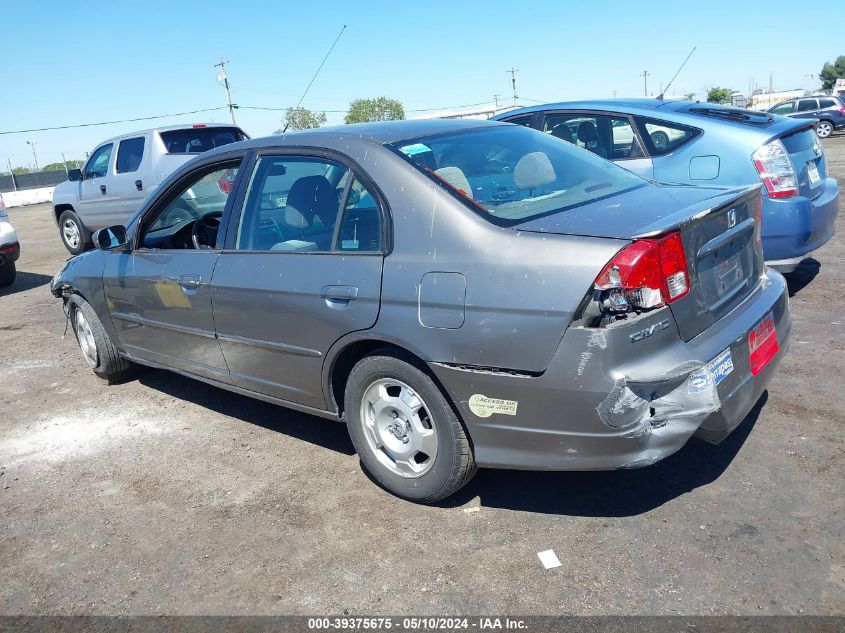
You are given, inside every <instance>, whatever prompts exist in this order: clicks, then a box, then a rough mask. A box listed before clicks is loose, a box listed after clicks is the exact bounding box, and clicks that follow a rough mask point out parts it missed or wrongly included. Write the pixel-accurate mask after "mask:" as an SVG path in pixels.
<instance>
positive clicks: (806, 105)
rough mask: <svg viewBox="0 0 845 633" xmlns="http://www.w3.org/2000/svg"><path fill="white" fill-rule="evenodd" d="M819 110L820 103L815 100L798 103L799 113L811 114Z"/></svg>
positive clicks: (803, 100)
mask: <svg viewBox="0 0 845 633" xmlns="http://www.w3.org/2000/svg"><path fill="white" fill-rule="evenodd" d="M818 109H819V102H818V101H816V100H815V99H801V100H800V101H799V102H798V112H810V111H812V110H818Z"/></svg>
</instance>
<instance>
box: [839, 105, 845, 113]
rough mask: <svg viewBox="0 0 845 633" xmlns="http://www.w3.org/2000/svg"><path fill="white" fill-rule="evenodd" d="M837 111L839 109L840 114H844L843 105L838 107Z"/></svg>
mask: <svg viewBox="0 0 845 633" xmlns="http://www.w3.org/2000/svg"><path fill="white" fill-rule="evenodd" d="M839 111H840V112H841V113H842V114H845V106H842V107H841V108H839Z"/></svg>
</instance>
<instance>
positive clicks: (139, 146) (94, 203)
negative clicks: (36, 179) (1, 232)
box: [53, 123, 249, 255]
mask: <svg viewBox="0 0 845 633" xmlns="http://www.w3.org/2000/svg"><path fill="white" fill-rule="evenodd" d="M247 138H249V137H248V136H247V135H246V134H245V133H244V131H243V130H241V129H240V128H239V127H237V126H235V125H227V124H218V123H209V124H193V125H173V126H169V127H160V128H155V129H152V130H144V131H141V132H133V133H131V134H123V135H121V136H118V137H115V138H111V139H108V140H107V141H104V142H102V143H100V144H99V145H98V146H97V147H96V148H95V149H94V151H93V152H91V154H90V157H89V158H88V161H87V162H86V163H85V166H84V167H83V168H82V169H72V170H70V172H69V173H68V180H67V181H66V182H63V183H61V184H60V185H58V186H57V187H56V189H55V191H54V192H53V215H54V217H55V220H56V224H57V225H58V227H59V235H60V236H61V238H62V242H63V243H64V245H65V248H67V250H68V251H70V252H71V253H72V254H74V255H76V254H77V253H81V252H82V251H84V250H86V249H87V248H89V247H90V246H91V245H92V244H91V234H92V233H93V232H94V231H96V230H97V229H101V228H103V227H106V226H113V225H115V224H125V223H126V221H127V220H128V219H129V218H130V217H132V215H133V214H134V213H135V212H136V211H137V210H138V209H139V208H140V206H141V203H142V202H143V201H144V198H146V197H147V196H148V195H149V193H150V192H151V191H154V190H155V189H156V187H158V186H159V185H160V184H161V183H162V181H163V180H164V179H165V178H166V177H167V176H168V175H170V174H171V173H172V172H173V171H174V170H175V169H176V168H177V167H179V166H180V165H182V164H183V163H185V162H187V161H189V160H190V159H191V158H193V157H194V156H196V155H197V154H200V153H202V152H205V151H208V150H210V149H213V148H215V147H220V146H221V145H226V144H228V143H235V142H237V141H242V140H244V139H247Z"/></svg>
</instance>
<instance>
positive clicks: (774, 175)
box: [751, 139, 798, 198]
mask: <svg viewBox="0 0 845 633" xmlns="http://www.w3.org/2000/svg"><path fill="white" fill-rule="evenodd" d="M751 160H752V161H754V166H755V167H756V168H757V173H759V174H760V180H762V181H763V184H764V185H765V186H766V193H767V194H768V195H769V197H770V198H788V197H790V196H794V195H795V194H797V193H798V179H797V178H796V177H795V169H793V167H792V161H790V160H789V154H788V153H787V152H786V148H784V146H783V143H781V142H780V139H775V140H774V141H772V142H770V143H766V144H765V145H762V146H761V147H758V148H757V150H756V151H755V152H754V153H753V154H752V155H751Z"/></svg>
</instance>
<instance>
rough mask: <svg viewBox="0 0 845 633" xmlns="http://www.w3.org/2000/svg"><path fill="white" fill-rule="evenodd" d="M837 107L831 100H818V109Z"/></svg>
mask: <svg viewBox="0 0 845 633" xmlns="http://www.w3.org/2000/svg"><path fill="white" fill-rule="evenodd" d="M838 105H839V104H838V103H836V101H834V100H833V99H819V108H835V107H836V106H838Z"/></svg>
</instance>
